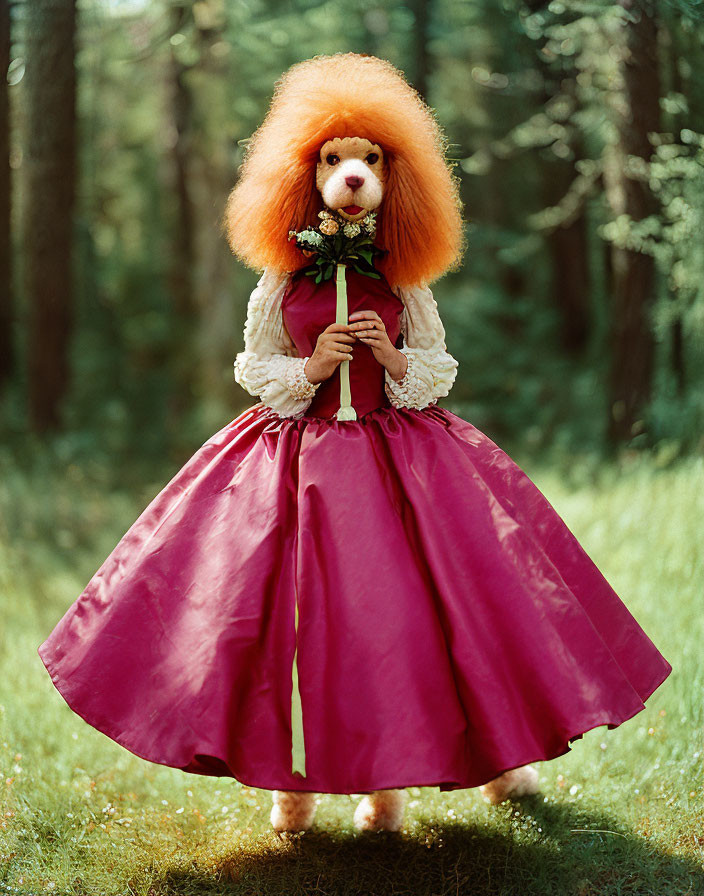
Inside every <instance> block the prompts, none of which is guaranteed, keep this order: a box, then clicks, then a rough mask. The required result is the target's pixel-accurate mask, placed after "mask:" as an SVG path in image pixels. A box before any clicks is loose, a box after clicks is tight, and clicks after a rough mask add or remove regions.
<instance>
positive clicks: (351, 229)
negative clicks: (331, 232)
mask: <svg viewBox="0 0 704 896" xmlns="http://www.w3.org/2000/svg"><path fill="white" fill-rule="evenodd" d="M342 230H343V232H344V234H345V236H349V237H353V236H359V234H360V233H361V232H362V228H361V227H360V226H359V224H355V223H354V222H353V221H349V222H348V223H347V224H345V226H344V227H343V228H342Z"/></svg>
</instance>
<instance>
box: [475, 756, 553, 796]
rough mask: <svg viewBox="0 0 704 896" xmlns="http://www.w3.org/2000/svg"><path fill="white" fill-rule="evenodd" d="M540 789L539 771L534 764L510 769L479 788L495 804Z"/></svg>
mask: <svg viewBox="0 0 704 896" xmlns="http://www.w3.org/2000/svg"><path fill="white" fill-rule="evenodd" d="M539 789H540V788H539V786H538V772H537V771H536V770H535V769H534V768H533V766H532V765H523V766H521V767H520V768H512V769H509V770H508V771H507V772H504V773H503V774H502V775H499V777H498V778H494V780H493V781H489V782H488V783H487V784H482V785H481V786H480V788H479V790H480V791H481V794H482V796H483V797H484V799H485V800H486V801H487V802H489V803H492V804H493V805H495V806H496V805H498V804H499V803H502V802H503V801H504V800H511V799H518V798H519V797H522V796H528V795H529V794H531V793H537V792H538V790H539Z"/></svg>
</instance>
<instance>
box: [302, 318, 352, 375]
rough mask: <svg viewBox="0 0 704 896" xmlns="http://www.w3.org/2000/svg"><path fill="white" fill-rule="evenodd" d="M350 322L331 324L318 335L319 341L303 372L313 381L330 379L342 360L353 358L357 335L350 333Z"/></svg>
mask: <svg viewBox="0 0 704 896" xmlns="http://www.w3.org/2000/svg"><path fill="white" fill-rule="evenodd" d="M349 329H350V328H349V325H348V324H330V326H329V327H326V328H325V329H324V330H323V332H322V333H321V334H320V336H318V341H317V343H316V345H315V349H314V351H313V354H312V355H311V356H310V358H309V359H308V360H307V361H306V365H305V367H304V368H303V372H304V373H305V375H306V378H307V379H308V380H309V382H311V383H322V382H323V380H327V379H329V377H331V376H332V375H333V373H334V372H335V370H336V369H337V366H338V365H339V364H341V363H342V361H349V360H351V359H352V344H351V343H354V341H355V337H354V336H352V335H351V334H350V333H349Z"/></svg>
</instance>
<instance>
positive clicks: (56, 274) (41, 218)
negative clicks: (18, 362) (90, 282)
mask: <svg viewBox="0 0 704 896" xmlns="http://www.w3.org/2000/svg"><path fill="white" fill-rule="evenodd" d="M26 10H27V13H26V14H27V37H26V51H27V70H26V75H25V91H26V103H27V133H26V141H25V153H24V163H23V168H24V176H25V196H26V206H25V209H24V220H23V230H24V235H23V245H24V253H25V256H24V288H25V294H26V300H27V304H28V319H29V333H28V339H27V356H28V388H29V414H30V422H31V425H32V428H33V429H34V430H35V431H38V432H43V431H46V430H53V429H58V428H59V427H60V426H61V403H62V401H63V399H64V398H65V395H66V393H67V391H68V387H69V377H70V364H69V342H70V336H71V330H72V325H73V309H72V287H73V283H72V261H71V250H72V242H73V240H72V226H73V207H74V195H75V181H76V73H75V67H74V53H75V31H76V2H75V0H32V2H31V3H28V4H27V6H26Z"/></svg>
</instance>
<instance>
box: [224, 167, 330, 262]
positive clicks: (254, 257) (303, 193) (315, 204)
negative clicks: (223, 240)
mask: <svg viewBox="0 0 704 896" xmlns="http://www.w3.org/2000/svg"><path fill="white" fill-rule="evenodd" d="M307 168H308V176H302V172H301V166H300V163H299V162H298V161H297V160H296V161H292V162H291V163H290V164H289V165H285V164H283V165H281V166H280V167H277V166H271V167H270V168H268V169H266V170H262V166H260V167H259V170H257V171H256V172H253V171H248V172H246V173H244V172H243V177H242V178H241V180H240V182H239V183H238V184H237V186H236V187H235V188H234V189H233V190H232V192H231V193H230V196H229V198H228V200H227V206H226V210H225V226H226V230H227V239H228V242H229V244H230V248H231V250H232V252H233V253H234V254H235V255H237V256H238V257H239V258H241V259H242V261H243V262H244V263H245V264H247V265H248V266H249V267H252V268H255V269H256V268H261V267H272V268H275V269H276V270H280V271H295V270H297V269H298V268H300V267H301V266H302V265H303V264H304V263H305V261H306V259H305V256H304V255H303V253H302V252H301V250H300V249H299V248H298V247H297V246H296V245H295V244H294V243H293V242H291V241H289V238H288V234H289V231H290V230H303V229H304V228H305V227H307V226H309V225H310V224H311V223H314V222H315V220H316V218H317V215H318V212H319V211H320V210H321V208H322V207H323V205H322V200H321V198H320V194H319V193H318V190H317V189H316V186H315V165H314V164H311V165H309V166H307Z"/></svg>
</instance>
